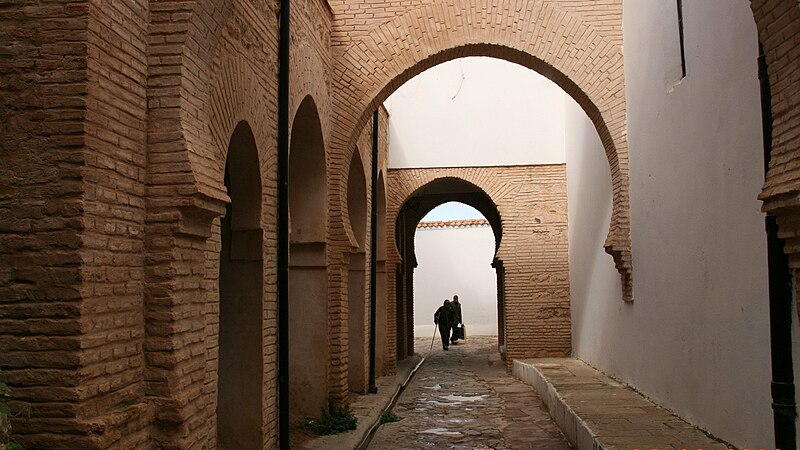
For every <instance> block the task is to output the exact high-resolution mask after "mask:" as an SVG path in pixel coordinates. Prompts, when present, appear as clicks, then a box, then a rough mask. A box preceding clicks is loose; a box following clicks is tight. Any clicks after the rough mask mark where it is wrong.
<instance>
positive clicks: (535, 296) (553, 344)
mask: <svg viewBox="0 0 800 450" xmlns="http://www.w3.org/2000/svg"><path fill="white" fill-rule="evenodd" d="M448 178H449V179H459V180H463V181H465V182H467V183H469V184H471V185H473V186H476V187H478V188H479V189H480V190H481V191H482V192H484V193H485V194H486V196H487V197H488V198H489V199H490V200H491V202H492V203H493V204H494V205H495V207H496V209H497V212H498V214H499V216H500V217H501V218H502V220H501V223H502V227H503V237H502V241H501V244H500V248H499V249H498V251H497V253H496V258H495V260H496V261H497V260H499V261H502V268H503V269H504V270H505V272H504V273H505V275H504V278H503V279H504V284H503V299H504V300H503V302H504V303H503V304H504V308H506V309H505V310H507V311H513V312H514V313H513V315H512V316H513V317H512V316H509V317H507V319H508V320H506V321H505V322H504V323H505V326H506V328H507V329H506V330H505V331H506V332H505V333H504V336H505V342H506V349H507V361H511V360H513V359H515V358H517V359H519V358H532V357H550V356H565V355H569V354H570V352H571V349H572V341H571V327H572V322H571V317H570V315H571V314H570V294H569V262H568V254H567V248H568V242H567V239H568V237H567V212H566V211H567V206H566V203H567V200H566V170H565V165H564V164H550V165H531V166H504V167H456V168H418V169H394V170H389V176H388V180H387V181H388V182H387V186H388V187H389V188H390V189H389V192H388V199H387V221H386V222H387V223H386V227H387V231H386V239H385V241H386V243H387V245H388V246H389V248H390V250H391V254H390V255H389V257H388V258H387V265H388V267H390V268H391V269H392V270H387V271H386V275H387V283H386V284H387V289H386V293H387V305H388V308H387V316H388V321H389V323H390V324H392V323H394V324H396V325H395V327H394V328H392V329H391V330H390V332H389V337H388V339H387V344H386V346H385V347H384V349H383V351H384V359H385V360H386V361H388V362H389V366H390V367H393V366H394V363H395V361H396V360H395V358H398V359H402V358H405V357H406V356H408V355H410V354H412V353H413V347H412V346H410V345H409V344H411V343H412V342H413V329H412V328H411V327H410V322H409V321H408V319H407V317H409V312H410V311H409V309H408V308H409V307H410V305H411V303H410V302H409V297H408V295H407V293H408V292H413V291H411V289H413V270H414V267H415V261H413V260H412V258H411V255H410V254H408V253H406V254H405V255H404V256H409V257H408V258H407V259H402V258H401V254H400V253H399V251H404V250H405V251H408V250H409V245H413V243H411V242H410V241H409V236H410V235H409V233H411V232H413V231H414V229H413V228H412V227H411V225H410V224H409V223H408V222H405V223H406V225H405V226H406V231H405V234H404V237H405V242H400V243H398V245H397V247H395V236H396V235H397V233H398V232H402V231H401V230H399V229H398V228H397V225H398V223H400V222H403V221H402V220H397V217H398V213H399V212H400V210H401V208H402V207H403V205H404V204H405V203H406V202H407V201H408V199H409V198H411V197H412V195H413V194H414V193H415V192H418V191H419V190H420V188H422V187H424V186H427V185H429V184H430V183H433V182H435V181H436V180H441V179H448ZM422 212H423V211H418V212H416V213H414V215H415V217H414V218H416V216H417V215H419V214H422ZM482 212H483V211H482ZM483 213H484V215H486V213H485V212H483ZM487 218H489V217H487ZM393 247H395V248H393ZM398 250H399V251H398ZM496 268H497V267H496ZM392 346H394V347H392Z"/></svg>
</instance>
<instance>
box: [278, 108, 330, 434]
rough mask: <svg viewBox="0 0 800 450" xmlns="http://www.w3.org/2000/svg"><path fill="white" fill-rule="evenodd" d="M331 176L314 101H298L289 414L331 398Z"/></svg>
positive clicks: (307, 413) (318, 407)
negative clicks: (328, 250) (328, 254)
mask: <svg viewBox="0 0 800 450" xmlns="http://www.w3.org/2000/svg"><path fill="white" fill-rule="evenodd" d="M327 197H328V192H327V178H326V165H325V145H324V140H323V136H322V127H321V125H320V121H319V114H318V112H317V107H316V105H315V103H314V100H313V99H312V98H311V97H310V96H309V97H306V98H305V99H304V100H303V102H302V103H301V104H300V107H299V108H298V110H297V114H296V115H295V117H294V121H293V122H292V131H291V141H290V147H289V230H290V231H289V343H288V345H289V373H290V374H291V375H290V377H289V401H290V403H289V415H290V420H291V421H292V422H296V421H298V420H301V419H303V418H305V417H317V416H319V414H320V413H321V411H322V409H323V408H324V407H325V406H327V405H326V404H327V401H328V353H329V350H328V279H327V271H326V266H327V264H326V249H325V235H326V232H327V224H328V222H327V217H328V209H327Z"/></svg>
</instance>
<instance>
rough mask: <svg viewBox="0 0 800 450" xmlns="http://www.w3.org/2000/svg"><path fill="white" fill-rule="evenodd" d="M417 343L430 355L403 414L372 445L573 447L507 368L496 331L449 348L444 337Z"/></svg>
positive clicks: (406, 395) (400, 409)
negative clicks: (442, 341)
mask: <svg viewBox="0 0 800 450" xmlns="http://www.w3.org/2000/svg"><path fill="white" fill-rule="evenodd" d="M437 339H438V337H437ZM416 344H417V352H418V353H420V354H424V356H425V358H426V361H425V363H424V364H423V365H422V367H421V368H420V369H419V372H418V373H417V374H416V376H415V377H414V380H413V381H412V382H411V383H409V385H408V387H407V388H406V390H405V391H404V392H403V394H402V395H401V396H400V398H399V400H398V402H397V405H396V406H395V408H394V413H395V414H397V415H398V416H400V417H402V420H400V421H399V422H395V423H388V424H385V425H383V426H382V427H381V428H380V429H379V430H378V432H377V433H376V434H375V436H374V438H373V440H372V442H371V444H370V445H369V448H370V449H418V448H454V449H498V450H499V449H514V450H517V449H569V448H570V446H569V444H568V443H567V442H566V440H565V439H564V437H563V436H562V435H561V432H560V431H559V430H558V427H556V425H555V424H554V423H553V421H552V420H551V419H550V416H549V415H548V413H547V410H546V409H545V406H544V405H543V404H542V401H541V400H540V399H539V397H538V396H537V395H536V392H534V391H533V390H532V389H531V388H530V387H529V386H527V385H525V384H524V383H522V382H521V381H519V380H516V379H515V378H513V377H512V376H511V375H509V374H508V373H507V372H506V370H505V366H504V365H503V362H502V361H501V360H500V356H499V354H498V353H497V338H496V337H488V336H475V337H472V336H471V337H469V339H468V341H467V342H465V343H461V344H458V345H451V346H450V351H447V352H445V351H443V350H441V346H440V343H439V342H438V341H437V343H435V344H434V350H433V351H431V352H430V353H428V348H429V346H430V341H429V340H427V339H424V338H423V339H418V340H417V342H416ZM426 353H427V354H426Z"/></svg>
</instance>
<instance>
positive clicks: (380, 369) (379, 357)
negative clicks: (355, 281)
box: [375, 172, 389, 376]
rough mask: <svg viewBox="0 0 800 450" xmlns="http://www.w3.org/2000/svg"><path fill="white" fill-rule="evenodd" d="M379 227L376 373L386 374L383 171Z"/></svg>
mask: <svg viewBox="0 0 800 450" xmlns="http://www.w3.org/2000/svg"><path fill="white" fill-rule="evenodd" d="M376 192H377V194H378V198H377V208H376V214H377V228H376V230H375V232H376V234H377V236H376V242H377V245H378V247H377V249H376V250H375V252H376V259H377V264H376V273H375V348H376V351H375V373H376V374H378V375H379V376H380V375H386V372H385V365H384V353H385V352H386V351H387V349H386V337H387V336H386V329H387V327H388V323H389V322H388V314H387V313H388V311H386V306H387V303H386V300H387V298H386V288H387V286H386V185H385V181H384V176H383V172H381V173H380V174H378V185H377V189H376Z"/></svg>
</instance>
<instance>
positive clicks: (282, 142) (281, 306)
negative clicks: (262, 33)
mask: <svg viewBox="0 0 800 450" xmlns="http://www.w3.org/2000/svg"><path fill="white" fill-rule="evenodd" d="M289 2H290V0H281V3H280V8H281V11H280V38H279V39H280V42H279V44H278V46H279V48H278V67H279V72H278V280H277V281H278V441H279V444H280V448H282V449H288V448H289Z"/></svg>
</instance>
